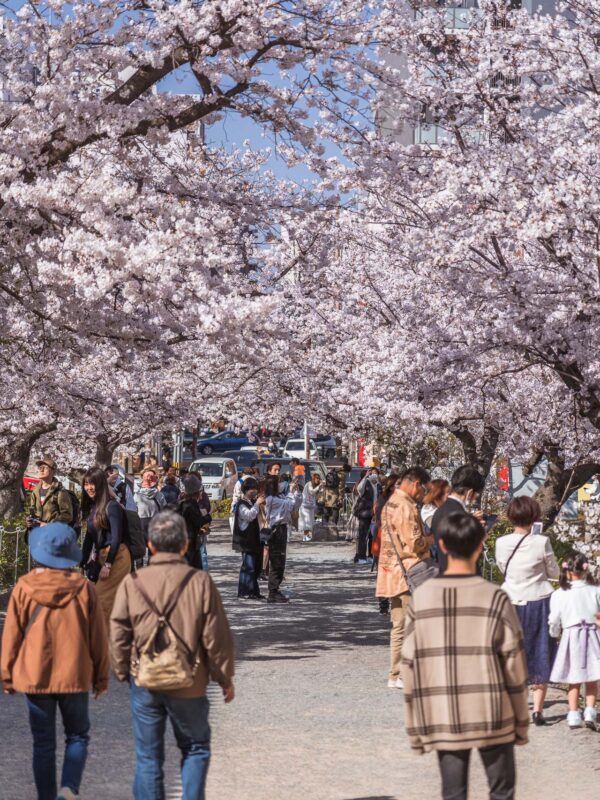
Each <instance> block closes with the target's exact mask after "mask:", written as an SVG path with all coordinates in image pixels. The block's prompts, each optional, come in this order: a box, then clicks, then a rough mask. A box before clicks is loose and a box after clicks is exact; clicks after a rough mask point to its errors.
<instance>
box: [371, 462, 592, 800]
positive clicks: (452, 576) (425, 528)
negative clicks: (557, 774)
mask: <svg viewBox="0 0 600 800" xmlns="http://www.w3.org/2000/svg"><path fill="white" fill-rule="evenodd" d="M390 487H393V488H390ZM483 488H484V479H483V477H482V476H481V474H480V473H479V472H478V471H477V470H476V469H474V468H473V467H469V466H463V467H460V468H459V469H457V470H456V471H455V472H454V474H453V476H452V479H451V481H450V483H449V484H447V483H446V482H445V481H440V480H436V481H432V480H431V478H430V475H429V473H428V472H427V471H426V470H424V469H423V468H421V467H414V468H411V469H408V470H406V471H405V472H404V473H402V475H400V476H396V475H392V476H391V477H389V478H388V479H387V480H386V481H385V482H384V485H383V486H381V488H380V486H379V484H377V485H376V490H375V496H376V501H375V503H374V505H373V509H372V515H373V519H375V520H376V523H377V530H376V531H375V540H374V541H375V551H376V553H377V555H378V564H377V588H376V594H377V596H378V597H379V598H382V599H385V600H386V601H389V608H390V620H391V633H390V671H389V676H388V686H389V687H390V688H392V689H402V690H403V691H404V700H405V707H406V726H407V730H408V734H409V738H410V741H411V746H412V747H413V748H414V750H415V751H417V752H427V751H431V750H434V751H437V753H438V759H439V765H440V771H441V776H442V796H443V798H444V799H445V800H450V798H452V800H463V799H464V800H466V797H467V792H468V766H469V758H470V752H471V750H472V749H474V748H476V749H478V750H479V752H480V755H481V759H482V762H483V765H484V767H485V770H486V773H487V777H488V783H489V787H490V798H492V800H501V799H502V800H506V799H507V798H513V797H514V792H515V763H514V752H513V749H514V745H515V744H517V745H519V744H525V743H526V742H527V739H528V733H527V731H528V726H529V723H530V720H529V712H528V688H529V687H531V689H532V690H533V713H532V720H531V721H532V722H533V724H534V725H535V726H537V727H543V726H544V725H545V724H546V720H545V718H544V713H543V708H544V699H545V696H546V690H547V687H548V683H562V684H567V685H568V704H569V711H568V714H567V723H568V726H569V728H578V727H582V726H584V725H585V726H586V727H588V728H591V729H592V730H597V711H596V702H597V699H598V680H600V632H599V627H598V626H599V625H600V588H598V586H596V585H595V583H594V581H593V580H592V576H591V574H590V565H589V563H588V561H587V559H586V557H585V556H584V555H582V554H577V553H575V554H573V555H572V556H571V557H570V558H568V559H566V560H565V561H563V562H562V563H561V564H560V565H559V564H558V563H557V561H556V558H555V556H554V553H553V550H552V544H551V541H550V539H549V538H548V537H547V536H545V535H543V533H542V525H541V521H542V514H541V508H540V506H539V504H538V503H537V502H536V501H535V500H534V499H532V498H529V497H515V498H513V499H512V500H511V502H510V503H509V505H508V508H507V509H506V517H507V520H508V521H509V522H510V523H511V525H512V527H513V532H511V533H507V534H505V535H503V536H500V537H498V539H497V541H496V563H497V565H498V568H499V570H500V572H501V574H502V576H503V579H504V580H503V583H502V585H501V586H498V585H497V584H494V583H491V582H488V581H486V580H484V578H483V577H482V576H481V569H480V565H481V556H482V552H483V549H484V546H485V541H486V538H487V536H488V533H489V531H488V524H489V523H491V522H492V521H493V520H491V519H486V517H485V516H484V514H483V513H482V512H481V510H480V508H479V502H480V498H481V494H482V492H483ZM378 499H379V502H378ZM363 547H364V546H363V543H362V542H361V541H360V538H359V541H358V545H357V555H358V556H359V561H360V560H362V559H361V558H360V556H362V555H363V554H364V550H363ZM557 580H558V582H559V587H558V588H557V589H555V588H554V587H553V585H552V583H551V581H557ZM558 638H559V639H560V644H559V645H558V647H557V642H556V640H557V639H558ZM583 685H585V690H586V691H585V694H586V696H585V698H584V709H583V713H582V711H581V710H580V708H579V704H580V693H581V688H582V686H583Z"/></svg>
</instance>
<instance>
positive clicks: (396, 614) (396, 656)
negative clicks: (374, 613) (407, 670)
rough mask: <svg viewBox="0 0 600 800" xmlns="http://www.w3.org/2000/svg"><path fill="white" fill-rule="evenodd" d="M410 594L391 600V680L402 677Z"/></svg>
mask: <svg viewBox="0 0 600 800" xmlns="http://www.w3.org/2000/svg"><path fill="white" fill-rule="evenodd" d="M409 598H410V594H409V593H408V592H406V593H405V594H399V595H397V596H396V597H392V598H391V599H390V621H391V623H392V629H391V631H390V680H396V678H399V677H400V659H401V658H402V643H403V642H404V623H405V622H406V609H407V606H408V601H409Z"/></svg>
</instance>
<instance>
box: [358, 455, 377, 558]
mask: <svg viewBox="0 0 600 800" xmlns="http://www.w3.org/2000/svg"><path fill="white" fill-rule="evenodd" d="M379 491H380V484H379V470H378V469H377V467H372V468H371V469H369V471H368V472H367V474H366V475H365V477H364V478H363V479H362V480H361V481H360V483H359V484H358V486H357V487H356V493H357V495H358V498H357V500H356V502H355V504H354V510H353V512H352V513H353V514H354V516H355V517H357V518H358V539H357V542H356V555H355V556H354V563H355V564H366V563H367V546H368V542H369V535H370V530H371V521H372V519H373V514H374V513H375V512H374V507H375V503H376V501H377V497H378V496H379Z"/></svg>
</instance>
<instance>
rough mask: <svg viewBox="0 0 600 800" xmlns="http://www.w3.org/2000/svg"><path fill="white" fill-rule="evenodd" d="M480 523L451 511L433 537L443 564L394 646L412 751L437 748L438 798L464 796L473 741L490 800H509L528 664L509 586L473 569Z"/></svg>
mask: <svg viewBox="0 0 600 800" xmlns="http://www.w3.org/2000/svg"><path fill="white" fill-rule="evenodd" d="M484 538H485V530H484V528H483V526H482V525H481V523H480V522H479V520H477V519H476V518H475V517H473V516H472V515H470V514H465V513H464V512H462V513H454V514H450V515H449V516H448V517H447V518H446V520H445V521H444V525H443V527H442V529H441V531H440V538H439V545H440V547H441V548H442V551H443V553H444V554H445V555H446V556H447V557H448V566H447V569H446V572H445V573H444V574H443V575H440V576H438V577H437V578H432V579H431V580H428V581H427V582H426V583H424V584H423V585H422V586H419V587H418V588H417V589H416V591H415V592H414V594H413V597H412V600H411V603H410V607H409V609H408V614H407V623H406V638H405V640H404V647H403V650H402V675H403V677H404V701H405V720H406V729H407V732H408V736H409V739H410V744H411V747H412V748H413V750H415V751H416V752H418V753H423V752H428V751H431V750H435V751H437V754H438V759H439V765H440V771H441V775H442V797H443V798H444V800H466V798H467V792H468V774H469V760H470V755H471V749H472V748H474V747H476V748H478V749H479V753H480V756H481V760H482V761H483V765H484V767H485V771H486V774H487V778H488V783H489V789H490V800H513V798H514V792H515V762H514V745H515V744H525V743H526V742H527V728H528V725H529V712H528V708H527V663H526V660H525V652H524V649H523V634H522V631H521V626H520V624H519V619H518V617H517V614H516V612H515V610H514V607H513V605H512V603H511V602H510V599H509V597H508V595H506V594H505V593H504V592H503V591H502V590H501V589H500V587H499V586H495V585H494V584H492V583H488V582H487V581H485V580H484V579H483V578H482V577H480V576H479V575H477V574H476V564H477V560H478V558H479V556H480V555H481V551H482V548H483V540H484Z"/></svg>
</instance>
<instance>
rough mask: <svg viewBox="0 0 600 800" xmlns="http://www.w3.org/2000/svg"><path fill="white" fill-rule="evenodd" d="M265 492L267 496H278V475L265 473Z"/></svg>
mask: <svg viewBox="0 0 600 800" xmlns="http://www.w3.org/2000/svg"><path fill="white" fill-rule="evenodd" d="M265 494H266V496H267V497H278V496H279V476H278V475H267V477H266V478H265Z"/></svg>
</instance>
